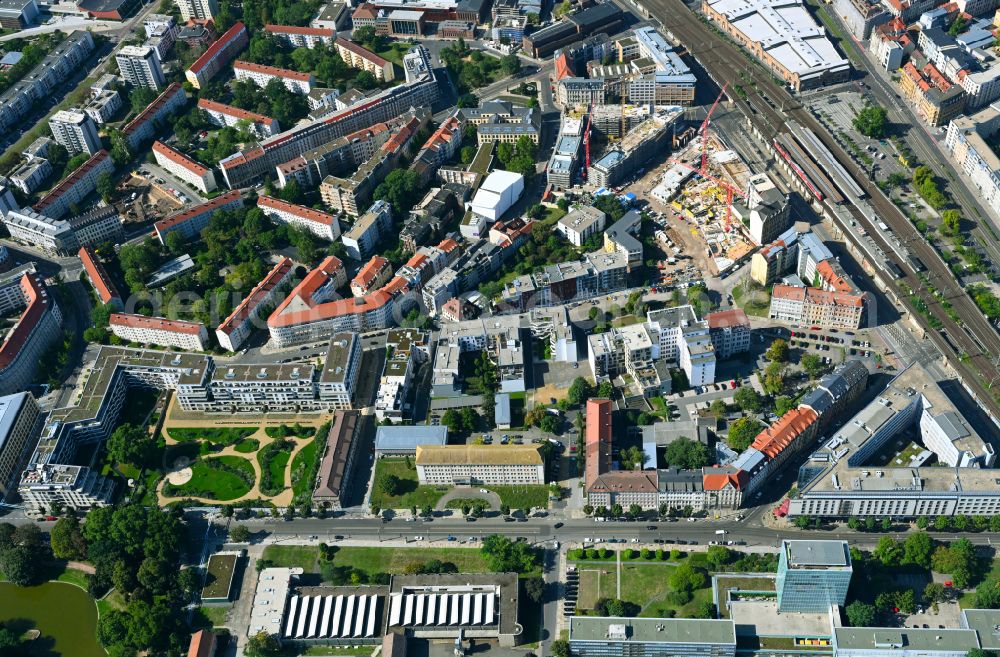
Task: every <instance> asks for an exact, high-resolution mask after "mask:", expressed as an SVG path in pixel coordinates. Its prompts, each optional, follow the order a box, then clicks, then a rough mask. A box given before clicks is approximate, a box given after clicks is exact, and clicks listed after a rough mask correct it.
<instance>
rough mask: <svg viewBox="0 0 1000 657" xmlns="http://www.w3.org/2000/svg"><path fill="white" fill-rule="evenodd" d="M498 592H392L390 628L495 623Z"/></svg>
mask: <svg viewBox="0 0 1000 657" xmlns="http://www.w3.org/2000/svg"><path fill="white" fill-rule="evenodd" d="M498 612H499V610H498V609H497V594H496V591H490V592H471V593H393V594H392V595H391V596H390V601H389V626H390V627H433V626H440V627H456V626H462V625H474V626H483V625H496V624H497V622H498V621H499V618H498V616H499V614H498Z"/></svg>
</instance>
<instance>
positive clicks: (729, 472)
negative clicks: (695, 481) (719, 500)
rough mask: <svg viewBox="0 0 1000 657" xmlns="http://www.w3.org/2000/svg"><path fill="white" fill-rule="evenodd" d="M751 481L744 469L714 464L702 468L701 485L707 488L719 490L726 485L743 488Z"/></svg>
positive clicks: (737, 488)
mask: <svg viewBox="0 0 1000 657" xmlns="http://www.w3.org/2000/svg"><path fill="white" fill-rule="evenodd" d="M748 483H750V477H749V475H747V473H746V472H745V471H743V470H737V469H735V468H728V467H726V468H721V467H719V466H714V467H711V468H702V470H701V486H702V488H704V489H705V490H714V491H719V490H722V489H723V488H725V487H726V486H732V487H733V488H735V489H736V490H743V489H745V488H746V487H747V484H748Z"/></svg>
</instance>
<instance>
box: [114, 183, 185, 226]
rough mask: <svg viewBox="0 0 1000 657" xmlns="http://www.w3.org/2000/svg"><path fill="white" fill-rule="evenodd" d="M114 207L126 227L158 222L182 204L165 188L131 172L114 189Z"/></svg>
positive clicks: (182, 205)
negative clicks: (115, 192)
mask: <svg viewBox="0 0 1000 657" xmlns="http://www.w3.org/2000/svg"><path fill="white" fill-rule="evenodd" d="M116 191H117V193H118V195H119V196H118V198H117V199H115V201H114V206H115V208H116V209H117V210H118V212H119V214H120V216H121V217H122V220H123V221H124V222H125V224H126V225H129V224H132V225H141V224H147V223H150V222H153V221H159V220H160V219H163V218H164V217H167V216H169V215H171V214H173V213H175V212H177V211H178V210H180V209H181V208H183V207H184V203H183V202H182V201H181V200H180V199H178V198H177V197H176V196H175V195H174V194H171V193H170V192H169V191H168V190H167V189H166V187H163V186H161V185H159V184H157V183H156V181H155V180H150V179H147V178H144V177H142V176H141V175H138V174H136V173H135V172H132V173H131V174H129V175H128V176H126V177H125V178H124V179H123V180H122V181H121V183H120V184H119V185H118V187H117V189H116Z"/></svg>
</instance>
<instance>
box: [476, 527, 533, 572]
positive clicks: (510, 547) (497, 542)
mask: <svg viewBox="0 0 1000 657" xmlns="http://www.w3.org/2000/svg"><path fill="white" fill-rule="evenodd" d="M480 552H481V553H482V555H483V559H484V560H485V561H486V565H487V567H489V569H490V570H491V571H493V572H495V573H511V572H513V573H522V574H523V573H527V572H529V571H531V570H532V569H533V568H534V567H535V565H536V564H537V563H538V554H537V552H536V551H535V550H534V549H533V548H532V547H531V546H529V545H528V544H527V543H526V542H525V541H512V540H511V539H509V538H507V537H506V536H500V535H499V534H493V535H490V536H487V537H486V538H484V539H483V542H482V547H481V548H480Z"/></svg>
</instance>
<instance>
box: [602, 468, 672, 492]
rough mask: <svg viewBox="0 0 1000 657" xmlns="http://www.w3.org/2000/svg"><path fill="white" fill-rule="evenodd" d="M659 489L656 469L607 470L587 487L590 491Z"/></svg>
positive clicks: (648, 490) (651, 490) (654, 490)
mask: <svg viewBox="0 0 1000 657" xmlns="http://www.w3.org/2000/svg"><path fill="white" fill-rule="evenodd" d="M658 490H659V484H658V481H657V476H656V471H655V470H620V471H617V472H605V473H604V474H601V475H599V476H598V477H597V479H596V480H595V481H594V482H593V483H592V484H591V485H590V486H588V488H587V492H588V493H656V492H657V491H658Z"/></svg>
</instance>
